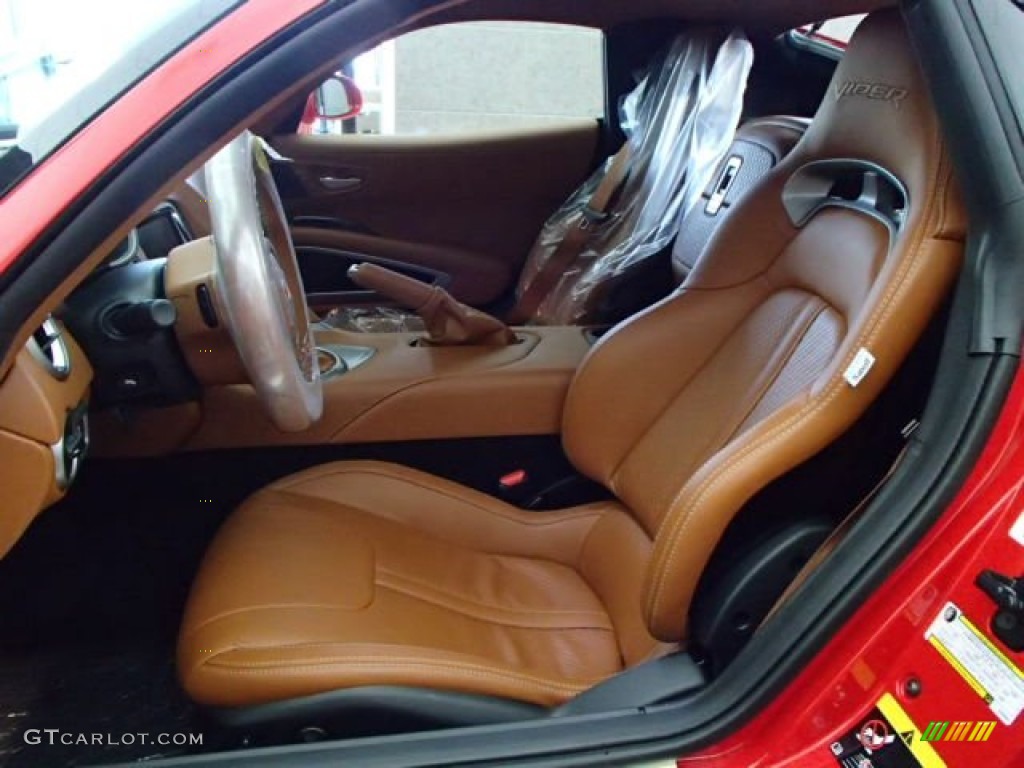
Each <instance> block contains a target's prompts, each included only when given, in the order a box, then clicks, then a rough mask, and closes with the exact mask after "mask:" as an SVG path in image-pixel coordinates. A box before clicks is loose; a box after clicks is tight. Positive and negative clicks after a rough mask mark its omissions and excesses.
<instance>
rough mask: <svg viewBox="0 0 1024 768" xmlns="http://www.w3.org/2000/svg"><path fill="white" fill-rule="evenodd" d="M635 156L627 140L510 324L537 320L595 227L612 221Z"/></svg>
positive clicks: (519, 303)
mask: <svg viewBox="0 0 1024 768" xmlns="http://www.w3.org/2000/svg"><path fill="white" fill-rule="evenodd" d="M632 159H633V150H632V147H631V146H630V143H629V142H628V141H627V142H626V143H625V144H624V145H623V146H622V149H620V150H619V151H618V152H617V153H616V154H615V157H614V158H613V159H612V163H611V166H609V168H608V172H607V173H606V174H605V176H604V178H603V179H601V183H600V184H599V185H598V187H597V189H595V190H594V194H593V195H591V196H590V201H589V202H588V203H587V205H586V207H585V208H584V209H583V212H582V213H581V215H580V217H579V219H578V220H577V221H576V222H575V223H574V224H573V225H572V226H570V227H569V231H568V232H566V233H565V236H564V237H563V238H562V239H561V241H560V242H559V243H558V245H557V246H556V247H555V250H554V252H553V253H552V254H551V257H550V258H549V259H548V260H547V262H546V263H545V264H542V265H541V267H540V269H539V270H538V272H537V275H536V276H535V277H534V278H533V281H532V282H531V283H530V284H529V285H528V286H526V290H524V291H523V294H522V295H521V296H520V297H519V300H518V301H517V302H516V304H515V306H514V307H512V310H511V311H510V312H509V313H508V322H509V323H511V324H514V325H519V324H523V323H527V322H529V321H530V320H532V319H533V316H534V315H535V314H536V312H537V309H538V308H539V307H540V305H541V302H543V301H544V299H545V298H546V297H547V295H548V294H549V293H551V291H552V290H554V288H555V286H556V285H558V281H559V280H561V278H562V275H564V274H565V273H566V271H567V270H568V269H569V267H571V266H572V265H573V263H574V262H575V261H576V259H577V258H578V257H579V255H580V253H582V252H583V248H584V246H585V245H586V244H587V240H589V239H590V236H591V235H592V234H593V231H594V227H595V226H598V225H601V224H604V223H605V222H606V221H608V219H609V218H610V216H611V214H609V213H608V208H609V207H610V206H611V203H612V200H613V199H614V198H615V194H616V193H617V192H618V191H619V190H620V189H622V185H623V184H625V183H626V179H627V177H628V176H629V171H630V161H631V160H632Z"/></svg>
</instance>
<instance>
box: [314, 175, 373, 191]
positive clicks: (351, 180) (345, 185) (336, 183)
mask: <svg viewBox="0 0 1024 768" xmlns="http://www.w3.org/2000/svg"><path fill="white" fill-rule="evenodd" d="M362 184H363V180H362V179H360V178H358V177H355V176H349V177H346V178H338V177H337V176H321V177H320V185H321V186H322V187H323V188H324V189H328V190H330V191H331V192H347V191H349V190H352V189H356V188H358V187H360V186H362Z"/></svg>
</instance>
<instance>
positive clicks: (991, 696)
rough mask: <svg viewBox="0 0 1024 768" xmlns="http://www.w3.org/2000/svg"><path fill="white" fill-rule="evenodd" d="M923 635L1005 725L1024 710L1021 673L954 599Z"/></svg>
mask: <svg viewBox="0 0 1024 768" xmlns="http://www.w3.org/2000/svg"><path fill="white" fill-rule="evenodd" d="M924 636H925V639H926V640H928V642H929V643H930V644H931V645H932V646H933V647H934V648H935V650H937V651H938V652H939V653H940V654H942V657H943V658H944V659H945V660H946V661H948V662H949V663H950V665H951V666H952V667H953V669H955V670H956V671H957V672H958V673H959V674H960V676H961V677H962V678H963V679H964V680H965V681H966V682H967V684H968V685H969V686H970V687H971V688H973V689H974V690H975V692H977V694H978V695H979V696H981V698H983V699H984V700H985V703H986V704H988V705H989V707H990V708H991V709H992V712H993V714H994V715H995V716H996V717H998V718H999V719H1000V720H1001V721H1002V722H1003V723H1004V724H1005V725H1013V721H1014V720H1016V719H1017V717H1018V716H1019V715H1020V713H1021V711H1022V710H1024V673H1022V672H1021V671H1020V669H1018V668H1017V666H1016V665H1015V664H1014V663H1013V662H1012V661H1010V659H1008V658H1007V657H1006V656H1005V655H1004V654H1003V652H1002V651H1000V650H999V649H998V648H996V646H994V645H993V644H992V643H991V642H990V641H989V639H988V638H987V637H985V635H984V634H983V633H982V632H981V630H979V629H978V628H977V627H975V626H974V624H972V623H971V621H970V619H968V618H967V617H966V616H964V614H963V612H962V611H961V610H960V609H959V608H957V607H956V605H954V604H953V603H946V605H945V607H944V608H943V609H942V610H941V611H940V612H939V615H938V616H936V617H935V621H933V622H932V624H931V626H930V627H928V631H927V632H925V635H924Z"/></svg>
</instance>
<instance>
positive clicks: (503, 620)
mask: <svg viewBox="0 0 1024 768" xmlns="http://www.w3.org/2000/svg"><path fill="white" fill-rule="evenodd" d="M378 572H379V573H384V574H385V575H386V576H390V577H392V578H394V579H397V580H398V581H399V582H401V581H403V580H404V581H406V582H408V583H407V584H405V585H402V584H401V583H394V582H391V583H389V582H388V581H386V580H378V581H377V584H378V586H381V587H383V588H385V589H390V590H392V591H394V592H399V593H401V594H404V595H406V596H408V597H413V598H416V599H418V600H422V601H424V602H427V603H431V604H433V605H438V606H441V607H443V608H447V609H449V610H452V611H456V612H458V613H460V614H462V615H464V616H468V617H470V618H473V619H480V620H483V621H488V622H490V623H492V624H498V625H502V626H514V627H522V628H530V629H556V630H559V629H561V630H572V629H588V630H604V631H609V630H611V628H612V627H611V623H610V622H609V621H608V617H607V616H606V615H605V614H603V613H601V612H600V611H588V610H579V611H572V610H557V609H547V608H539V609H530V610H518V609H515V608H503V607H498V606H487V605H484V604H483V603H478V602H476V601H474V600H470V599H467V598H464V597H461V596H459V595H455V594H452V593H450V592H447V591H445V590H438V589H433V588H431V585H429V584H427V583H425V582H422V581H419V580H417V579H413V578H411V577H406V576H402V575H400V574H397V573H394V572H393V571H386V570H384V569H379V571H378ZM414 587H420V588H421V589H422V591H417V590H415V589H414ZM429 593H433V594H429ZM459 602H461V603H464V606H461V607H460V606H459V605H458V603H459ZM473 609H480V610H479V611H478V612H474V611H473ZM487 610H491V611H495V612H496V613H498V614H507V615H506V616H505V617H502V616H500V615H493V616H487V615H486V611H487ZM538 614H539V615H541V616H550V617H552V618H558V617H564V618H565V619H567V620H568V619H572V618H575V619H576V620H578V621H587V620H589V621H591V622H593V624H591V625H587V626H571V625H567V624H562V625H559V626H551V625H540V624H529V623H526V622H525V621H523V622H521V623H520V622H515V621H514V617H515V616H516V615H520V616H522V617H523V618H524V619H525V618H526V617H529V616H530V615H535V616H536V615H538Z"/></svg>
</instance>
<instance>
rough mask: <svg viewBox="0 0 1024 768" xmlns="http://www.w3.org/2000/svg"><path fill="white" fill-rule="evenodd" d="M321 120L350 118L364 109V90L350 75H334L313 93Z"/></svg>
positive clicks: (317, 115) (315, 107)
mask: <svg viewBox="0 0 1024 768" xmlns="http://www.w3.org/2000/svg"><path fill="white" fill-rule="evenodd" d="M313 102H314V111H315V115H316V117H317V118H318V119H320V120H349V119H351V118H353V117H355V116H356V115H358V114H359V113H360V112H362V111H363V92H362V91H360V90H359V86H358V85H356V81H355V80H353V79H352V78H351V77H349V76H348V75H332V76H331V77H329V78H328V79H327V80H325V81H324V82H323V83H322V84H321V85H320V87H319V88H317V89H316V92H315V93H314V94H313Z"/></svg>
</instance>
